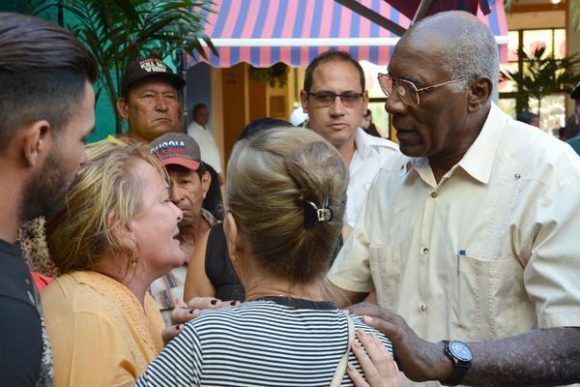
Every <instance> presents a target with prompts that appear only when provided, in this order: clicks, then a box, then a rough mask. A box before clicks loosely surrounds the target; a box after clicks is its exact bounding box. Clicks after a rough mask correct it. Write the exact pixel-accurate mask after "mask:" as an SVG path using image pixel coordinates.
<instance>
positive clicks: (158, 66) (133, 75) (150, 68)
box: [121, 58, 185, 95]
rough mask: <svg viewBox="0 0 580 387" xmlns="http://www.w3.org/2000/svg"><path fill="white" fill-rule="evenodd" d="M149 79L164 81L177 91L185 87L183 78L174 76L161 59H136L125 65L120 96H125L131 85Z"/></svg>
mask: <svg viewBox="0 0 580 387" xmlns="http://www.w3.org/2000/svg"><path fill="white" fill-rule="evenodd" d="M150 77H156V78H162V79H166V80H167V82H169V83H171V84H172V85H173V86H174V87H175V88H176V89H177V90H181V89H182V88H183V86H185V81H184V80H183V78H181V77H180V76H179V75H177V74H175V73H174V72H173V71H172V70H171V69H170V68H169V67H168V66H167V65H166V64H165V63H163V61H162V60H161V59H157V58H137V59H135V60H132V61H130V62H129V63H127V68H126V69H125V75H124V76H123V82H122V86H121V91H122V94H123V95H126V94H127V92H128V91H129V89H130V88H131V86H132V85H134V84H135V83H137V82H139V81H142V80H143V79H146V78H150Z"/></svg>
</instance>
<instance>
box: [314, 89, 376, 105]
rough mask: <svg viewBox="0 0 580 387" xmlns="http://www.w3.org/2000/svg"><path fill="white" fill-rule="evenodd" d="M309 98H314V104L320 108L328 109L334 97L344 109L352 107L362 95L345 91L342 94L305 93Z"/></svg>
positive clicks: (326, 92) (328, 92) (324, 92)
mask: <svg viewBox="0 0 580 387" xmlns="http://www.w3.org/2000/svg"><path fill="white" fill-rule="evenodd" d="M307 93H308V95H309V96H311V97H313V98H314V101H315V102H316V104H317V105H318V106H320V107H328V106H330V105H332V104H334V101H336V97H338V98H340V102H342V104H343V105H344V106H346V107H353V106H355V105H356V104H357V103H359V102H360V100H361V98H362V97H363V96H364V95H365V94H364V93H354V92H352V91H345V92H344V93H340V94H336V93H333V92H332V91H319V92H317V93H311V92H307Z"/></svg>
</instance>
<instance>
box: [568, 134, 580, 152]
mask: <svg viewBox="0 0 580 387" xmlns="http://www.w3.org/2000/svg"><path fill="white" fill-rule="evenodd" d="M568 145H570V146H571V147H572V149H574V151H575V152H576V153H578V155H580V134H579V135H577V136H576V137H573V138H571V139H570V140H568Z"/></svg>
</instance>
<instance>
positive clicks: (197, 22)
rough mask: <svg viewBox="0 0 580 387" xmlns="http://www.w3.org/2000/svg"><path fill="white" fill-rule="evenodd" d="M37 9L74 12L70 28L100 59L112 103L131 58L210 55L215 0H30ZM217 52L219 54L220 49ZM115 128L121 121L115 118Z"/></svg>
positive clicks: (102, 87)
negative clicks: (209, 19)
mask: <svg viewBox="0 0 580 387" xmlns="http://www.w3.org/2000/svg"><path fill="white" fill-rule="evenodd" d="M28 3H29V7H30V8H31V10H32V12H33V13H35V14H41V13H43V12H46V11H47V10H48V11H54V10H59V9H62V10H64V11H65V12H66V13H67V14H68V15H72V16H73V17H72V18H67V22H68V19H70V20H71V22H70V23H66V25H65V27H67V28H69V29H71V30H72V31H73V32H74V33H75V34H76V35H77V36H78V37H79V39H80V40H81V41H82V42H83V43H84V44H85V45H86V46H87V48H88V49H89V50H90V51H91V52H92V53H93V54H94V56H95V58H96V59H97V61H98V66H99V71H100V76H101V77H100V82H99V85H98V89H97V92H98V93H100V92H101V91H103V90H104V91H105V92H106V94H107V96H108V98H109V99H110V102H111V104H112V106H115V100H116V97H117V89H116V87H117V86H118V85H119V84H120V81H121V77H122V74H123V73H124V71H125V66H126V64H127V62H128V60H130V59H133V58H135V57H137V56H154V57H158V58H162V59H163V58H167V57H170V58H171V59H173V61H174V63H176V62H180V61H181V62H183V61H184V59H183V58H184V56H185V54H187V55H190V56H191V57H193V58H195V59H198V58H199V56H202V57H204V58H205V57H206V55H207V54H206V49H205V47H208V48H209V49H210V50H212V51H213V52H214V53H216V51H215V48H214V47H213V45H212V43H211V41H210V39H209V37H207V36H206V35H204V34H203V25H204V18H205V15H207V13H208V12H211V10H210V6H211V5H212V2H211V1H204V0H197V1H189V0H181V1H169V0H57V1H54V0H28ZM216 54H217V53H216ZM116 122H117V133H119V132H120V131H121V128H122V125H121V121H120V120H119V119H118V117H117V121H116Z"/></svg>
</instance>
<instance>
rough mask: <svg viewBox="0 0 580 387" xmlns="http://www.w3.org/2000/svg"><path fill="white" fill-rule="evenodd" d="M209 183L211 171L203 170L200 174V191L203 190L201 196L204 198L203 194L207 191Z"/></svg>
mask: <svg viewBox="0 0 580 387" xmlns="http://www.w3.org/2000/svg"><path fill="white" fill-rule="evenodd" d="M210 185H211V173H209V171H205V172H204V173H203V175H202V176H201V192H203V198H204V199H205V195H206V194H207V191H209V186H210Z"/></svg>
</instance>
